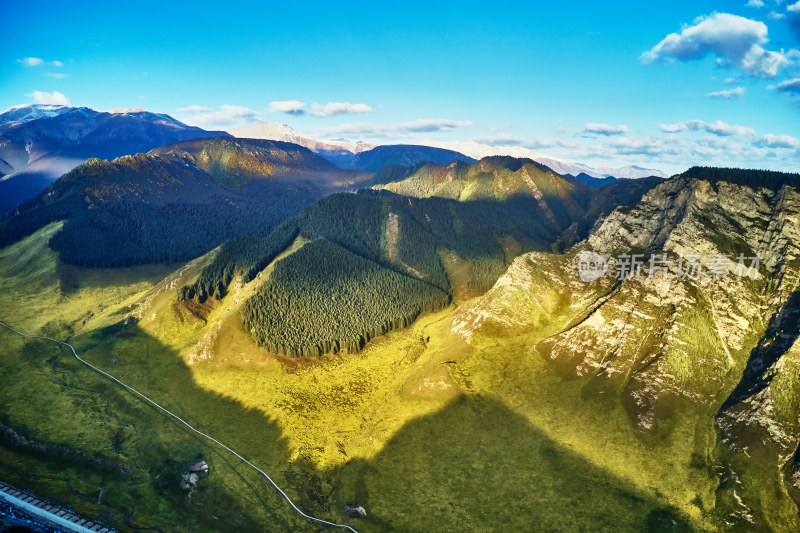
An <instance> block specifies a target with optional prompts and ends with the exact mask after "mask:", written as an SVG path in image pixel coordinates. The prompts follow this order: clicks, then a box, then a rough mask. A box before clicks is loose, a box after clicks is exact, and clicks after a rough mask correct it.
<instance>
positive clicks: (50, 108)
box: [0, 104, 665, 214]
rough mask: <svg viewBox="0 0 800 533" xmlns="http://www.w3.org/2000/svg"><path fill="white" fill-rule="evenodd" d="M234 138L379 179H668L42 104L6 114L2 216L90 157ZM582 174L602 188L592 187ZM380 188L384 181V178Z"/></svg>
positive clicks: (479, 151)
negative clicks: (500, 167)
mask: <svg viewBox="0 0 800 533" xmlns="http://www.w3.org/2000/svg"><path fill="white" fill-rule="evenodd" d="M230 135H232V136H235V137H239V138H251V139H266V140H274V141H282V142H289V143H293V144H295V145H300V146H302V147H305V148H308V149H309V150H311V151H313V152H314V153H316V154H318V155H320V156H322V157H324V158H325V159H327V160H328V161H330V162H332V163H333V164H335V165H337V166H338V167H340V168H344V169H355V170H363V171H366V172H372V173H376V172H378V171H379V170H381V169H384V168H385V167H394V168H395V169H396V170H395V171H394V172H400V173H402V172H403V171H402V170H401V169H402V168H406V169H410V168H413V167H415V166H416V165H419V164H421V163H426V162H432V163H436V164H439V165H445V164H448V163H450V162H452V161H462V162H474V161H476V160H478V159H481V158H483V157H487V156H494V155H505V156H512V157H525V158H529V159H532V160H534V161H536V162H538V163H540V164H543V165H546V166H548V167H549V168H551V169H552V170H554V171H555V172H557V173H559V174H562V175H570V176H573V177H575V179H576V180H577V181H579V182H581V183H584V184H587V185H590V186H593V187H594V186H602V185H604V184H607V183H609V182H610V180H608V179H607V178H609V177H613V178H641V177H647V176H659V177H665V175H664V174H663V173H662V172H660V171H657V170H652V169H644V168H641V167H637V166H627V167H621V168H616V169H614V168H597V169H593V168H590V167H587V166H585V165H579V164H573V163H568V162H566V161H562V160H559V159H554V158H551V157H548V156H545V155H542V154H539V153H538V152H534V151H533V150H528V149H526V148H522V147H518V146H512V147H501V146H489V145H485V144H480V143H476V142H458V141H429V142H428V141H426V142H423V144H420V145H402V144H400V145H383V146H375V145H373V144H368V143H361V142H351V141H347V140H319V139H315V138H313V137H311V136H309V135H307V134H304V133H301V132H297V131H295V130H294V129H292V128H291V127H290V126H288V125H287V124H282V123H277V122H275V123H262V124H254V125H251V126H245V127H242V128H235V129H231V130H229V131H228V132H219V131H206V130H203V129H201V128H198V127H194V126H189V125H186V124H184V123H182V122H180V121H178V120H176V119H174V118H172V117H170V116H169V115H165V114H159V113H152V112H149V111H147V110H144V109H114V110H111V111H108V112H106V111H97V110H95V109H91V108H88V107H75V106H60V105H40V104H35V105H23V106H16V107H12V108H10V109H8V110H6V111H5V112H4V113H2V114H0V214H1V213H5V212H8V211H10V210H11V209H13V208H14V207H15V206H16V205H18V204H20V203H21V202H24V201H25V200H27V199H29V198H32V197H34V196H36V195H37V194H38V193H39V192H41V191H42V190H44V189H45V188H46V187H47V186H48V185H49V184H50V183H52V182H53V181H55V180H56V179H57V178H58V177H60V176H61V175H63V174H65V173H66V172H68V171H69V170H71V169H73V168H74V167H76V166H77V165H79V164H81V163H83V162H84V161H86V160H87V159H89V158H100V159H109V160H111V159H114V158H116V157H120V156H122V155H131V154H136V153H140V152H146V151H149V150H152V149H154V148H158V147H161V146H164V145H168V144H172V143H175V142H180V141H185V140H191V139H201V138H211V137H219V136H230ZM582 175H583V176H586V178H597V179H599V180H602V181H593V180H592V179H588V180H587V179H586V178H584V177H582ZM582 180H586V181H582ZM378 182H385V179H383V181H381V180H379V181H378Z"/></svg>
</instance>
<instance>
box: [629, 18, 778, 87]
mask: <svg viewBox="0 0 800 533" xmlns="http://www.w3.org/2000/svg"><path fill="white" fill-rule="evenodd" d="M766 42H767V26H766V24H764V23H763V22H759V21H757V20H751V19H748V18H745V17H740V16H738V15H731V14H729V13H714V14H712V15H708V16H704V17H699V18H697V19H695V21H694V24H693V25H691V26H684V28H683V29H682V30H681V32H680V33H679V34H678V33H671V34H669V35H667V36H666V37H665V38H664V39H663V40H662V41H661V42H660V43H658V44H657V45H655V46H654V47H653V48H652V49H650V50H648V51H647V52H645V53H643V54H642V55H641V60H642V62H643V63H645V64H647V63H652V62H654V61H657V60H662V61H674V60H679V61H690V60H693V59H701V58H703V57H706V56H707V55H710V54H713V55H716V56H717V57H718V61H719V62H720V63H721V64H723V65H729V66H732V67H736V68H738V69H740V70H741V71H742V72H744V73H745V74H747V75H749V76H756V77H765V78H773V77H775V76H776V75H777V74H778V71H779V70H781V69H782V68H784V67H786V66H788V65H789V63H790V61H789V60H788V59H787V58H786V56H785V55H784V54H783V53H781V52H771V51H769V50H765V49H764V48H763V47H762V46H761V45H763V44H765V43H766Z"/></svg>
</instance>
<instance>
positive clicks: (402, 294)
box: [242, 239, 450, 357]
mask: <svg viewBox="0 0 800 533" xmlns="http://www.w3.org/2000/svg"><path fill="white" fill-rule="evenodd" d="M449 301H450V298H449V296H448V295H447V293H446V292H444V291H442V290H440V289H437V288H436V287H433V286H431V285H429V284H427V283H424V282H422V281H419V280H417V279H415V278H412V277H410V276H406V275H403V274H398V273H397V272H394V271H392V270H389V269H387V268H383V267H381V266H380V265H378V264H377V263H375V262H373V261H370V260H368V259H364V258H362V257H359V256H357V255H355V254H353V253H352V252H348V251H347V250H345V249H344V248H342V247H340V246H337V245H335V244H333V243H331V242H329V241H326V240H324V239H318V240H315V241H312V242H311V243H308V244H306V245H305V246H303V247H302V248H301V249H300V250H299V251H297V252H295V253H293V254H291V255H289V256H288V257H286V258H285V259H283V260H282V261H280V262H278V263H277V265H276V266H275V270H274V271H273V272H272V273H271V275H270V277H269V279H268V280H267V281H266V282H265V283H264V284H263V285H262V286H261V288H260V289H259V291H258V292H257V293H256V295H255V296H253V297H252V298H250V300H248V301H247V302H246V303H245V304H244V306H243V307H242V319H243V323H244V327H245V329H246V330H248V331H250V332H251V334H252V336H253V339H254V340H255V341H256V342H257V343H258V344H259V345H260V346H263V347H265V348H266V349H267V350H269V351H271V352H275V353H281V354H285V355H288V356H292V357H294V356H317V355H320V354H324V353H329V352H337V351H339V350H346V351H348V352H355V351H358V350H360V349H361V348H362V347H363V346H364V344H365V343H366V342H367V341H369V340H370V339H371V338H373V337H375V336H377V335H383V334H385V333H387V332H389V330H391V329H394V328H401V327H406V326H408V325H409V324H411V322H412V321H413V320H414V319H415V318H416V317H417V315H419V314H420V313H421V312H423V311H434V310H436V309H440V308H441V307H444V306H445V305H447V304H448V303H449Z"/></svg>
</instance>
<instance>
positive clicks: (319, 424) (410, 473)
mask: <svg viewBox="0 0 800 533" xmlns="http://www.w3.org/2000/svg"><path fill="white" fill-rule="evenodd" d="M54 231H57V226H51V227H48V228H46V229H45V230H43V231H41V232H39V233H37V234H36V235H34V236H32V237H30V238H29V239H26V240H25V241H24V242H22V243H20V244H18V245H14V246H13V247H10V248H7V249H5V250H1V251H0V272H4V273H8V274H9V275H7V276H5V277H4V278H3V282H4V283H5V284H6V285H5V288H6V289H7V292H8V294H15V295H17V297H16V298H10V297H8V296H7V295H3V298H5V299H2V300H0V302H2V307H1V308H0V310H2V312H1V313H0V315H2V316H3V317H5V318H7V319H8V320H6V321H9V322H12V323H13V322H14V317H15V316H16V317H19V322H18V324H19V326H20V328H21V329H26V330H28V331H36V330H37V329H40V328H42V327H45V330H46V331H48V332H49V333H50V334H52V335H53V336H56V337H58V338H61V337H70V339H71V340H70V342H73V344H75V346H76V348H77V349H78V350H79V351H80V353H81V354H82V356H84V357H85V358H87V359H88V360H89V361H91V362H92V363H93V364H96V365H98V366H99V367H101V368H103V369H105V370H107V371H109V372H111V373H112V374H114V375H116V376H118V377H119V378H120V379H122V380H123V381H125V382H127V383H129V384H130V385H132V386H134V387H136V388H138V389H140V390H141V391H142V392H144V393H146V394H148V395H150V396H152V397H153V398H154V399H155V400H156V401H158V402H161V403H162V404H163V405H165V406H166V407H167V408H169V409H171V410H173V411H174V412H176V413H177V414H179V415H181V416H184V417H185V418H186V419H187V420H188V421H189V422H190V423H192V424H194V425H196V427H198V428H199V429H200V430H202V431H206V432H208V433H210V434H212V435H214V436H215V437H217V438H219V439H220V440H222V441H223V442H225V443H226V444H228V445H230V446H232V447H234V448H235V449H237V450H238V451H239V452H240V453H242V454H243V455H244V456H245V457H247V458H248V459H250V460H252V461H253V462H254V463H256V464H258V465H259V466H261V467H263V468H264V469H265V470H266V471H267V472H269V473H271V474H273V476H274V478H275V479H276V481H277V482H278V483H279V484H281V485H282V486H283V487H284V488H285V489H286V490H287V492H288V493H289V494H290V495H291V496H292V497H293V498H295V499H296V501H297V503H298V504H299V505H300V507H301V508H303V509H305V510H308V511H310V512H313V513H317V514H318V515H319V516H321V517H323V518H326V519H333V520H337V521H347V522H348V523H350V524H352V525H353V526H354V527H356V528H357V529H358V530H359V531H386V530H400V531H466V530H473V531H517V530H553V531H574V530H580V529H584V530H605V531H646V530H647V531H658V530H665V531H668V530H681V529H683V528H689V527H690V528H692V529H701V530H702V529H713V528H714V527H715V526H717V525H718V521H717V519H716V514H715V510H714V502H715V490H716V488H717V486H718V484H719V481H718V478H717V477H716V475H715V474H714V468H715V466H716V463H715V461H716V456H715V451H714V450H715V446H716V433H715V432H714V429H713V418H712V416H711V413H710V412H708V409H695V410H689V409H687V410H676V412H675V414H673V416H672V418H671V419H669V420H667V421H665V422H664V423H662V424H661V427H662V430H661V433H660V435H659V438H657V439H654V440H652V441H647V442H645V441H642V440H641V439H640V438H639V436H638V435H637V434H636V433H635V431H634V430H633V427H632V425H631V422H630V420H629V419H628V417H627V415H626V413H625V411H624V410H623V409H622V407H621V406H620V404H619V402H618V400H617V399H616V398H608V399H607V400H605V399H603V397H602V395H600V396H597V395H593V396H586V395H585V394H584V391H583V382H582V381H580V380H572V381H565V380H564V379H562V378H560V377H558V375H556V373H555V372H553V371H552V369H551V368H550V366H549V365H548V363H547V362H546V361H545V360H544V359H543V358H542V357H541V356H540V355H539V354H537V353H536V352H535V349H534V348H533V347H534V346H535V345H536V344H537V342H538V341H539V340H541V339H542V338H544V337H546V336H547V335H550V334H553V333H555V332H557V331H559V330H560V328H562V327H563V326H565V325H566V322H565V321H566V320H568V318H569V317H568V316H566V315H565V316H557V317H555V318H552V317H551V318H550V319H549V320H545V319H544V318H542V319H541V320H540V319H538V318H536V317H534V318H535V319H533V320H532V321H531V323H533V324H541V325H543V326H542V327H541V328H539V329H536V330H534V331H529V332H526V333H524V334H523V335H517V336H507V335H503V334H500V333H499V332H496V331H491V332H490V333H478V334H476V335H474V336H473V338H472V344H471V345H467V344H465V343H464V342H463V341H462V340H461V339H460V338H458V337H455V336H452V335H451V334H450V331H449V330H450V325H451V321H452V317H453V313H454V311H455V310H456V307H455V306H451V307H450V308H447V309H444V310H441V311H439V312H436V313H430V314H425V315H423V316H421V317H420V318H419V319H418V320H417V321H416V322H415V323H414V324H413V325H412V326H411V327H409V328H406V329H403V330H398V331H393V332H391V333H390V334H388V335H385V336H383V337H379V338H377V339H375V340H373V341H372V342H370V343H369V344H368V345H367V347H366V348H365V349H364V350H363V351H361V352H359V353H357V354H337V355H327V356H323V357H321V358H319V359H313V360H312V359H295V360H287V359H285V358H281V357H278V356H275V355H272V354H268V353H266V352H264V351H263V350H261V349H259V348H258V347H257V346H255V344H254V343H253V342H252V341H251V340H250V339H249V336H248V335H247V334H246V333H245V332H243V331H241V328H240V325H239V322H238V320H237V316H238V312H237V311H236V308H237V305H239V304H240V303H241V301H242V300H241V297H242V296H243V295H244V294H247V291H250V290H254V287H255V286H254V285H250V284H248V285H247V286H242V287H240V288H239V290H238V291H236V290H231V291H229V293H228V295H227V296H226V297H225V298H224V299H223V300H222V301H219V302H214V303H213V305H210V306H209V307H208V308H206V309H204V310H202V312H201V313H200V315H201V316H200V317H198V316H197V315H194V314H191V313H189V312H183V311H181V308H180V307H179V308H178V309H177V310H176V308H175V307H174V306H175V301H176V300H175V297H176V296H177V291H178V290H179V289H180V287H181V286H182V285H183V284H185V283H186V282H188V281H191V279H193V278H194V277H196V276H197V274H198V273H199V269H200V267H201V266H202V265H203V264H205V263H206V262H207V261H208V260H209V258H210V257H211V256H207V257H204V258H201V259H199V260H198V261H196V262H195V263H194V264H192V265H190V266H188V267H182V268H181V269H179V270H178V271H176V272H175V273H174V274H172V275H170V276H169V277H168V278H166V279H165V280H164V281H159V280H160V279H161V278H162V277H163V275H164V274H165V270H166V269H164V268H161V267H147V268H149V269H152V270H151V271H147V270H143V271H142V272H138V271H137V269H126V270H120V271H109V270H96V271H91V270H89V269H76V270H74V271H73V275H74V279H78V280H83V284H80V282H79V287H78V288H70V287H66V288H65V287H63V286H62V284H61V281H60V278H59V276H58V271H59V268H63V267H62V266H60V265H59V264H58V262H57V260H56V258H55V256H54V255H53V254H52V252H51V251H49V249H47V248H46V239H47V237H48V235H51V234H52V232H54ZM302 244H303V243H302V241H298V242H296V243H295V244H294V245H293V246H292V248H290V249H289V250H287V252H286V253H291V251H293V250H296V249H298V248H299V246H302ZM15 247H17V248H15ZM23 256H24V257H26V259H25V260H24V261H22V260H21V257H23ZM278 260H280V258H278ZM272 266H274V263H273V265H271V266H270V267H268V269H267V270H266V271H265V272H263V273H262V277H261V278H256V280H254V282H251V283H259V282H263V280H264V278H265V276H268V275H269V269H271V268H272ZM159 268H161V270H159ZM148 272H149V274H148ZM148 275H149V277H148ZM111 276H114V277H111ZM234 283H236V281H235V282H234ZM237 297H238V298H239V302H238V303H237ZM39 298H42V299H41V300H40V299H39ZM134 302H145V303H146V305H144V306H143V308H142V309H141V312H140V313H139V315H140V320H139V321H138V323H135V321H130V322H129V324H128V325H127V326H126V325H124V324H123V323H122V321H123V318H124V317H125V315H126V314H127V313H128V312H129V311H131V310H132V309H131V308H130V307H129V306H131V304H133V303H134ZM101 306H102V309H101ZM95 308H96V309H97V310H99V312H97V311H96V312H95V314H94V315H93V316H91V317H90V318H89V319H88V320H87V321H86V324H83V317H84V314H85V313H86V310H87V309H95ZM7 315H12V316H11V317H8V316H7ZM180 317H183V320H181V318H180ZM540 318H541V317H540ZM15 325H17V324H15ZM217 325H219V328H218V329H217V330H216V333H214V330H215V329H216V328H217ZM210 333H214V335H213V339H211V341H212V342H210V344H209V346H210V347H209V349H208V351H207V353H208V355H209V357H208V358H206V359H203V358H195V359H192V357H191V356H192V354H193V353H197V352H196V351H194V350H195V346H196V345H197V343H199V342H201V341H202V340H203V339H204V338H206V337H207V336H208V335H209V334H210ZM187 361H191V363H192V364H188V363H187ZM0 422H3V423H4V424H6V425H8V426H11V427H12V428H15V429H16V430H17V431H19V432H20V433H22V434H24V435H26V436H27V437H29V438H32V439H35V440H37V441H40V442H44V443H51V444H54V443H63V444H64V445H65V446H67V447H68V449H70V450H74V449H81V450H84V451H86V452H87V453H88V454H91V455H92V456H96V457H101V458H105V459H107V460H108V461H110V462H111V463H114V464H117V463H118V464H120V465H123V466H125V467H127V468H129V469H130V471H131V475H130V476H129V477H127V478H126V477H125V476H119V475H116V474H114V473H111V472H104V471H102V470H99V469H98V468H96V467H94V466H92V465H91V464H87V463H86V462H85V461H81V460H79V459H76V458H74V457H73V456H70V455H69V454H67V455H66V456H64V455H63V454H62V455H58V454H53V453H45V454H33V453H29V452H25V451H21V450H19V449H17V448H13V447H9V446H8V445H7V444H2V442H1V441H0V479H4V480H7V481H10V482H12V483H15V484H19V485H22V486H25V487H29V488H32V489H33V490H35V491H37V492H38V493H40V494H42V495H45V496H49V495H52V496H55V497H57V498H58V499H60V500H61V501H64V502H69V503H71V504H73V505H75V507H76V509H77V510H79V511H80V512H83V513H85V514H87V515H89V516H92V517H97V516H103V517H105V518H106V519H107V520H108V521H109V522H110V523H112V524H113V525H115V526H116V527H118V528H120V530H123V531H128V530H131V529H132V528H131V526H130V525H126V523H125V520H124V516H125V514H126V513H127V514H128V515H129V516H130V520H129V523H130V524H132V525H134V526H138V527H158V528H160V529H162V530H164V531H182V530H185V531H190V530H191V531H215V530H216V531H234V530H236V531H244V530H252V531H257V530H266V531H273V530H275V531H281V530H294V531H296V530H303V529H307V530H313V529H314V527H313V526H311V525H309V524H307V523H306V522H305V521H303V520H301V519H299V518H298V517H297V516H296V515H295V514H293V513H292V511H291V510H290V509H289V507H288V504H286V503H285V502H284V501H282V500H280V498H279V497H278V496H277V494H276V492H275V491H274V490H273V489H272V488H271V487H269V486H268V485H267V483H266V482H265V481H264V480H263V479H259V478H258V477H257V476H255V475H254V474H253V472H252V471H251V470H249V469H248V468H246V467H245V466H244V465H243V464H241V463H240V462H238V460H236V459H235V458H233V457H231V456H230V455H228V454H226V453H225V452H221V453H220V452H219V451H215V450H214V448H213V447H212V446H209V445H208V444H207V443H205V442H202V441H201V440H199V439H197V438H195V437H194V436H192V435H191V434H189V433H188V432H187V431H186V430H185V429H182V428H181V427H180V426H178V425H176V424H175V423H174V422H172V421H170V420H169V419H168V418H166V417H164V416H163V415H162V414H159V413H158V412H157V411H155V410H154V409H152V408H150V407H147V406H146V405H145V404H143V403H142V402H141V401H140V400H138V399H136V398H135V397H132V396H131V395H129V394H127V393H124V392H123V391H121V390H120V389H119V387H118V386H116V385H114V384H113V383H111V382H109V381H108V380H106V379H104V378H102V377H101V376H98V375H97V374H95V373H94V372H92V371H90V370H89V369H87V368H85V367H83V366H81V365H80V364H79V363H78V362H77V361H75V360H74V359H72V358H71V356H70V354H69V353H68V352H66V351H64V350H63V349H60V348H57V347H55V346H53V345H46V344H42V343H41V342H40V341H32V342H28V343H24V342H23V341H22V340H21V339H20V338H18V337H15V336H13V335H12V334H11V333H8V332H0ZM65 457H66V459H65ZM199 457H203V458H204V459H206V460H207V461H209V463H210V464H211V470H212V474H211V476H210V477H209V478H207V479H205V480H203V481H202V482H201V484H200V488H199V489H198V490H196V491H195V492H194V493H192V495H191V496H187V495H185V494H183V493H181V491H180V490H176V489H175V487H174V483H166V482H165V481H164V480H165V479H167V478H168V477H169V475H170V473H172V474H174V470H175V468H176V466H175V465H176V464H177V465H178V467H180V465H182V464H185V462H186V461H188V460H192V459H196V458H199ZM67 482H69V486H68V485H67ZM70 487H71V488H72V490H70ZM99 487H103V490H104V495H103V505H100V506H98V505H97V504H96V498H97V492H98V491H99ZM73 491H75V492H78V493H79V494H81V495H82V497H83V498H85V499H82V497H81V496H78V495H76V494H75V493H74V492H73ZM347 502H354V503H359V504H362V505H364V506H365V508H366V509H367V512H368V517H367V518H365V519H348V518H346V517H345V516H344V515H343V512H342V506H343V505H344V504H345V503H347Z"/></svg>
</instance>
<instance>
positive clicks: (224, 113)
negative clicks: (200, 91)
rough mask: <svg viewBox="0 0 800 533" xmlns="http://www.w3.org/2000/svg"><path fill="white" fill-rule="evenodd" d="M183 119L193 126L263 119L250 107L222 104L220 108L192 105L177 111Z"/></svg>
mask: <svg viewBox="0 0 800 533" xmlns="http://www.w3.org/2000/svg"><path fill="white" fill-rule="evenodd" d="M176 112H177V113H178V116H180V118H181V120H183V121H184V122H185V123H187V124H189V125H192V126H200V127H220V126H231V125H233V124H237V123H252V122H258V121H260V120H261V114H260V113H259V112H258V111H255V110H254V109H250V108H249V107H244V106H238V105H221V106H219V109H213V108H210V107H204V106H198V105H190V106H188V107H183V108H181V109H178V110H177V111H176Z"/></svg>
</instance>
